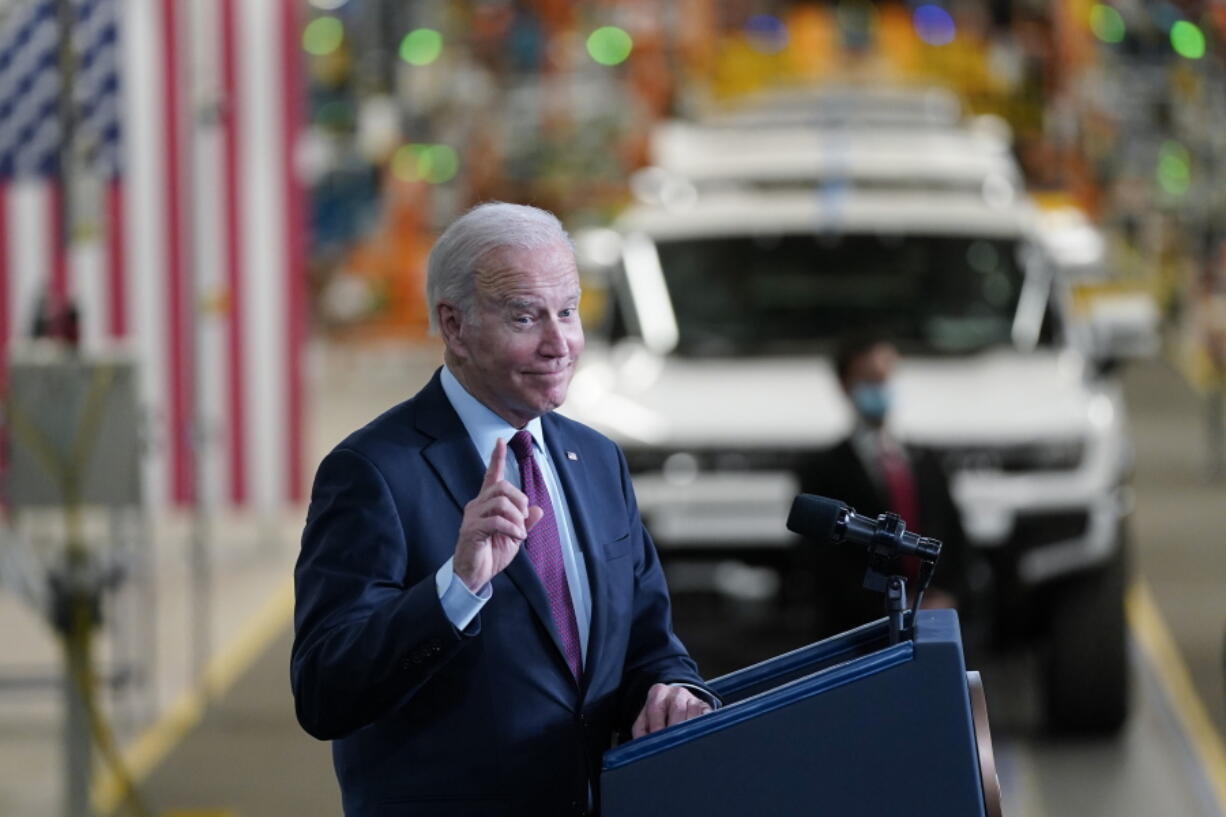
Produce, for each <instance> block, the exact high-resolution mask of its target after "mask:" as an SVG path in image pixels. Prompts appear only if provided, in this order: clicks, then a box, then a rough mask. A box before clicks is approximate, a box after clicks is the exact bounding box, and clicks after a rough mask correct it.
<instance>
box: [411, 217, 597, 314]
mask: <svg viewBox="0 0 1226 817" xmlns="http://www.w3.org/2000/svg"><path fill="white" fill-rule="evenodd" d="M559 244H561V245H565V246H567V247H570V248H571V250H572V251H573V250H574V244H573V243H572V242H571V240H570V236H569V235H567V233H566V229H565V228H564V227H563V226H562V222H560V221H558V217H557V216H555V215H554V214H553V213H551V212H549V211H548V210H542V209H540V208H539V207H532V206H530V205H527V204H509V203H507V202H504V201H490V202H485V203H484V204H478V205H477V206H476V207H473V208H472V209H471V210H469V211H468V212H467V213H465V214H464V215H462V216H460V217H459V218H458V219H456V220H455V221H453V222H452V223H451V225H450V226H449V227H448V228H447V229H446V230H444V231H443V234H442V235H441V236H439V237H438V240H437V241H435V242H434V247H433V248H431V250H430V259H429V261H427V262H426V306H427V308H428V309H429V310H430V331H431V332H434V333H437V332H438V315H437V314H436V313H437V308H438V304H439V302H440V301H447V302H449V303H451V304H453V305H455V306H456V308H458V309H459V310H460V312H461V313H462V314H463V315H464V317H465V318H466V319H470V320H471V319H472V317H473V315H474V312H473V300H474V298H475V295H476V275H477V267H478V265H480V264H481V262H482V261H483V260H484V259H485V257H486V256H487V255H489V254H490V253H491V252H493V251H495V250H498V249H503V248H506V247H513V248H516V249H523V250H535V249H539V248H541V247H554V246H557V245H559Z"/></svg>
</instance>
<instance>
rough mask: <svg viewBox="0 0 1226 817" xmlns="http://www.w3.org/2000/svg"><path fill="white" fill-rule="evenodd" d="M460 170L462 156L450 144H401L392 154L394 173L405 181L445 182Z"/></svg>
mask: <svg viewBox="0 0 1226 817" xmlns="http://www.w3.org/2000/svg"><path fill="white" fill-rule="evenodd" d="M459 171H460V156H459V154H457V153H456V152H455V148H453V147H451V146H450V145H418V144H413V145H401V146H400V147H399V148H397V149H396V152H395V153H393V154H392V175H394V176H395V177H396V178H397V179H400V180H401V181H403V182H428V183H429V184H445V183H447V182H449V181H451V180H452V179H454V178H455V177H456V174H457V173H459Z"/></svg>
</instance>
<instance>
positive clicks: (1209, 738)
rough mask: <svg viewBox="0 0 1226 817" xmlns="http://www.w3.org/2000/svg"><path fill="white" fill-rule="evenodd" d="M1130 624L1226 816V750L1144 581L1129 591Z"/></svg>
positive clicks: (1138, 582)
mask: <svg viewBox="0 0 1226 817" xmlns="http://www.w3.org/2000/svg"><path fill="white" fill-rule="evenodd" d="M1127 608H1128V622H1129V625H1130V626H1131V628H1132V633H1133V636H1134V637H1135V638H1136V640H1137V644H1138V645H1139V646H1140V647H1141V649H1142V650H1143V651H1144V652H1145V655H1146V657H1147V658H1148V659H1149V663H1150V665H1151V666H1152V667H1153V668H1154V672H1155V673H1156V674H1157V676H1158V681H1159V683H1160V684H1161V685H1162V687H1163V689H1164V691H1165V692H1166V696H1167V699H1168V700H1170V702H1171V706H1172V708H1173V709H1174V710H1175V716H1176V717H1177V718H1178V719H1179V722H1180V725H1182V726H1183V729H1184V732H1185V734H1187V736H1188V739H1189V740H1190V741H1191V744H1192V749H1193V751H1194V752H1195V753H1196V754H1197V756H1198V757H1199V759H1200V762H1201V766H1202V767H1203V768H1204V770H1205V776H1206V777H1207V778H1208V780H1209V786H1210V788H1211V789H1212V790H1213V793H1214V795H1215V796H1216V798H1217V806H1218V810H1219V811H1220V812H1221V813H1222V814H1226V747H1224V746H1223V744H1222V736H1221V735H1220V734H1218V731H1217V729H1215V728H1214V726H1213V721H1212V720H1210V718H1209V712H1208V710H1206V709H1205V704H1204V702H1203V701H1201V699H1200V696H1199V695H1198V694H1197V692H1196V687H1195V686H1194V685H1193V684H1192V675H1191V673H1190V672H1189V671H1188V666H1187V664H1185V663H1184V660H1183V657H1182V656H1181V655H1180V654H1179V649H1178V648H1177V647H1176V646H1175V640H1174V639H1173V638H1172V637H1171V632H1170V630H1169V629H1168V628H1167V626H1166V622H1165V621H1164V620H1163V618H1162V613H1161V612H1159V610H1158V605H1157V604H1156V603H1155V602H1154V596H1153V592H1152V591H1151V590H1150V588H1149V584H1148V583H1147V582H1146V581H1145V580H1144V579H1138V580H1137V581H1136V582H1135V583H1133V585H1132V587H1131V588H1130V589H1129V591H1128V598H1127Z"/></svg>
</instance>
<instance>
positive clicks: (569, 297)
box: [291, 203, 717, 817]
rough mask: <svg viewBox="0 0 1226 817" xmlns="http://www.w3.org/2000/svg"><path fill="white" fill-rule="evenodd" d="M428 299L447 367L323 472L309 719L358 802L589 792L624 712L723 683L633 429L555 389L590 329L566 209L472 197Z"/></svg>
mask: <svg viewBox="0 0 1226 817" xmlns="http://www.w3.org/2000/svg"><path fill="white" fill-rule="evenodd" d="M427 300H428V302H429V305H430V309H431V322H432V324H433V325H434V326H435V328H436V329H437V330H438V331H439V332H440V333H441V335H442V338H443V341H444V343H445V352H444V364H445V365H444V366H443V368H441V369H440V370H439V371H438V372H436V373H435V375H434V377H433V378H432V379H431V380H430V382H429V383H428V384H427V385H426V386H425V387H424V388H423V389H422V390H421V391H420V392H419V393H418V394H417V395H416V396H415V397H413V398H412V399H410V400H408V401H406V402H404V403H401V404H400V405H398V406H395V407H393V408H392V409H390V410H389V411H387V412H386V413H384V414H383V415H381V416H380V417H378V418H376V419H375V420H373V421H372V422H371V423H370V424H368V425H367V426H365V427H364V428H362V429H360V430H358V431H356V432H354V433H353V434H351V435H350V436H349V437H348V438H347V439H345V440H344V441H343V442H342V443H340V444H339V445H338V446H337V447H336V448H335V449H334V450H333V451H332V452H331V453H330V454H328V456H327V457H326V458H325V459H324V460H323V462H322V463H321V464H320V466H319V471H318V473H317V475H316V478H315V485H314V489H313V491H312V496H311V505H310V510H309V512H308V516H307V523H306V528H305V530H304V533H303V538H302V552H301V555H300V556H299V559H298V565H297V568H296V571H295V582H296V590H297V596H296V608H295V621H294V623H295V639H294V646H293V654H292V660H291V679H292V683H293V690H294V698H295V704H296V709H297V714H298V720H299V722H300V723H301V724H302V726H303V727H304V728H305V729H306V730H307V731H308V732H310V733H311V734H312V735H314V736H315V737H317V738H320V739H323V740H332V741H333V757H334V761H335V766H336V773H337V777H338V779H339V781H340V786H341V793H342V800H343V802H344V807H345V813H346V814H347V815H350V816H351V817H356V816H357V815H418V814H429V815H470V816H472V817H479V816H480V815H487V814H488V815H494V814H497V815H533V817H536V816H537V815H560V814H588V813H591V812H592V811H593V809H594V807H595V805H596V804H597V803H598V792H597V791H596V788H595V787H596V785H597V783H598V774H599V769H600V760H601V754H602V752H603V751H604V750H605V749H606V748H608V747H609V746H610V745H611V742H612V739H613V736H614V734H615V732H619V731H620V732H623V733H626V734H630V735H632V736H634V737H637V736H640V735H643V734H646V733H649V732H654V731H657V730H659V729H663V728H665V727H666V726H668V725H671V724H674V723H679V722H681V721H683V720H686V719H688V718H691V717H695V716H697V715H700V714H703V713H705V712H707V711H708V710H709V709H710V708H711V705H713V704H715V703H717V700H716V699H715V698H714V696H713V695H712V694H711V693H710V692H709V691H708V690H706V689H705V687H703V684H702V680H701V678H700V677H699V675H698V671H697V668H696V666H695V665H694V662H693V661H692V660H691V659H690V657H689V655H688V654H687V652H686V650H685V648H684V647H683V646H682V644H681V643H680V641H679V640H678V639H677V638H676V636H675V635H674V634H673V631H672V625H671V623H670V612H669V597H668V591H667V588H666V587H665V583H664V577H663V574H662V572H661V569H660V565H659V562H658V560H657V557H656V553H655V548H654V546H653V544H652V542H651V539H650V538H649V536H648V534H647V533H646V531H645V530H644V528H643V525H642V522H641V520H640V518H639V512H638V507H637V504H636V502H635V497H634V490H633V488H632V487H631V483H630V476H629V473H628V471H627V468H626V462H625V459H624V457H623V456H622V453H621V450H620V449H619V448H618V447H617V446H616V445H615V444H614V443H613V442H612V441H610V440H608V439H607V438H605V437H603V436H602V435H600V434H598V433H597V432H595V431H593V430H592V429H590V428H587V427H585V426H583V425H580V424H579V423H576V422H573V421H571V420H568V419H566V418H564V417H561V416H559V415H557V414H555V413H554V411H553V410H554V409H556V408H557V407H558V406H559V405H560V404H561V403H562V401H563V400H564V399H565V397H566V392H567V388H568V386H569V384H570V380H571V376H572V375H573V373H574V366H575V362H576V360H577V359H578V357H579V354H580V352H581V351H582V350H583V330H582V327H581V326H580V322H579V312H578V302H579V278H578V273H577V271H576V266H575V256H574V251H573V249H572V247H571V245H570V242H569V239H568V238H567V237H566V234H565V232H564V231H563V229H562V227H561V225H560V224H559V223H558V221H557V219H556V218H554V217H553V216H552V215H551V214H549V213H546V212H545V211H542V210H537V209H536V208H531V207H524V206H520V205H509V204H502V203H495V204H487V205H482V206H480V207H477V208H474V209H473V210H471V211H469V212H468V213H467V214H465V215H464V216H463V217H461V218H460V219H459V220H457V221H456V222H455V223H454V224H452V225H451V227H450V228H448V229H447V231H446V232H445V233H444V234H443V235H442V236H441V237H440V238H439V240H438V241H437V242H436V244H435V246H434V249H433V250H432V252H431V256H430V260H429V269H428V285H427ZM512 452H514V453H513V454H512Z"/></svg>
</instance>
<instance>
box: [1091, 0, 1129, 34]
mask: <svg viewBox="0 0 1226 817" xmlns="http://www.w3.org/2000/svg"><path fill="white" fill-rule="evenodd" d="M1090 30H1091V31H1093V32H1094V36H1095V37H1097V38H1098V39H1100V40H1102V41H1103V42H1105V43H1121V42H1123V41H1124V34H1125V33H1127V31H1126V29H1125V26H1124V18H1123V17H1122V16H1121V15H1120V13H1119V12H1118V11H1116V10H1115V9H1114V8H1112V7H1111V6H1105V5H1103V4H1102V3H1096V4H1095V5H1094V8H1092V9H1090Z"/></svg>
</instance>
